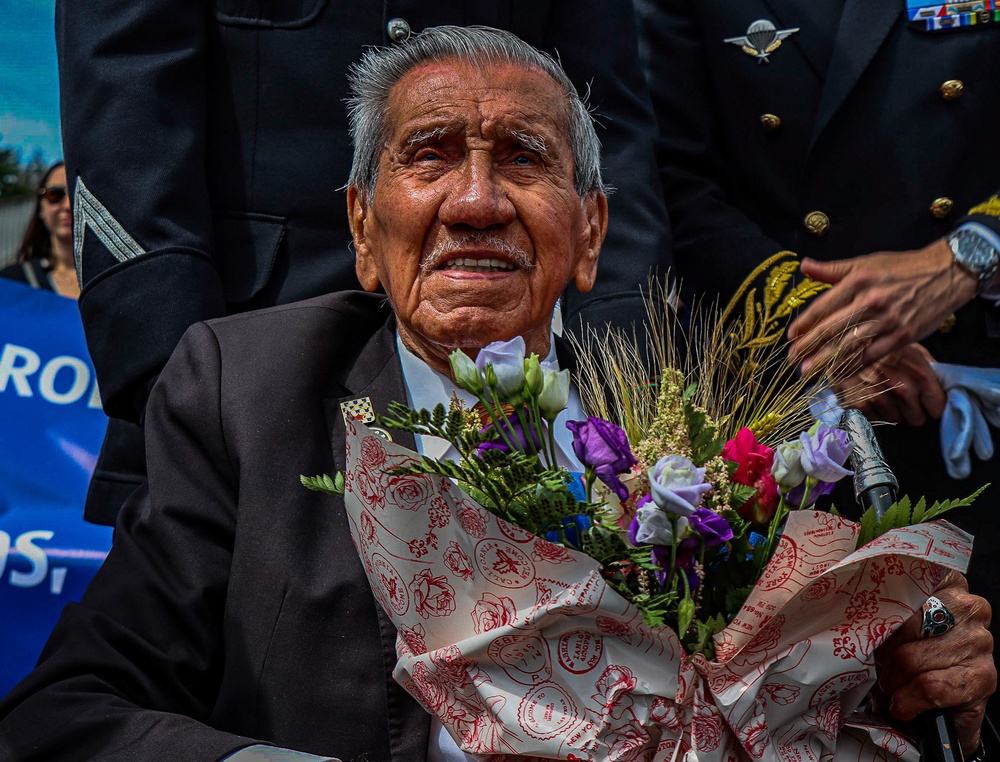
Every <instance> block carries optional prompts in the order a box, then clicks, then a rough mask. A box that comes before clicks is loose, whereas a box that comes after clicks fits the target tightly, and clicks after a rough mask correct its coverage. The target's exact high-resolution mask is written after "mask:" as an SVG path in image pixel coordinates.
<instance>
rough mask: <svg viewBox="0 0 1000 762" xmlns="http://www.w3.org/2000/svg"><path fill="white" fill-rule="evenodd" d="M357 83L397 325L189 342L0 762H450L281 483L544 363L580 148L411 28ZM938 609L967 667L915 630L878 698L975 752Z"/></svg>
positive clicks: (326, 540) (978, 639)
mask: <svg viewBox="0 0 1000 762" xmlns="http://www.w3.org/2000/svg"><path fill="white" fill-rule="evenodd" d="M353 84H354V93H355V100H354V107H353V112H352V114H353V125H354V137H355V145H356V150H355V160H354V172H353V175H352V180H351V185H350V191H349V214H350V223H351V226H352V229H353V232H354V241H355V246H356V249H357V269H358V274H359V276H360V279H361V281H362V283H363V284H364V285H365V287H366V288H369V289H374V288H375V287H376V285H377V284H379V283H381V284H382V285H383V286H384V289H385V292H386V294H387V295H388V302H389V305H390V306H391V308H392V309H391V311H390V310H389V309H387V307H386V305H385V303H384V301H385V300H384V299H383V298H382V297H377V296H372V295H366V294H342V295H336V296H328V297H322V298H319V299H314V300H311V301H307V302H301V303H298V304H293V305H287V306H284V307H278V308H274V309H272V310H268V311H265V312H259V313H248V314H244V315H240V316H234V317H230V318H225V319H222V320H218V321H214V322H211V323H208V324H199V325H197V326H195V327H193V328H192V329H191V330H190V331H189V332H188V333H187V335H186V337H185V339H184V340H183V341H182V342H181V344H180V346H179V348H178V350H177V352H176V353H175V355H174V357H173V359H172V360H171V361H170V363H169V364H168V366H167V368H166V370H165V371H164V373H163V375H162V377H161V379H160V381H159V383H158V384H157V386H156V388H155V390H154V392H153V395H152V398H151V400H150V406H149V413H148V424H147V425H148V431H149V437H148V442H149V480H148V484H147V486H146V487H144V488H142V489H141V490H140V492H139V493H138V494H137V495H136V496H135V497H134V498H133V499H131V500H130V502H129V503H128V504H127V505H126V508H125V510H124V511H123V513H122V518H121V520H120V521H119V524H118V537H117V539H116V542H115V547H114V549H113V551H112V553H111V555H110V556H109V558H108V561H107V562H106V564H105V566H104V568H103V569H102V570H101V572H100V573H99V575H98V577H97V579H96V581H95V583H94V584H93V586H92V587H91V588H90V590H89V591H88V593H87V595H86V597H85V598H84V600H83V602H82V603H81V604H80V605H78V606H72V607H70V608H68V609H67V610H66V612H65V614H64V616H63V619H62V620H61V622H60V623H59V625H58V626H57V628H56V631H55V633H54V634H53V636H52V639H51V641H50V643H49V645H48V647H47V649H46V651H45V654H44V656H43V658H42V661H41V663H40V664H39V666H38V668H37V669H36V671H35V672H34V673H33V674H32V675H31V676H30V677H29V678H28V679H27V680H26V681H25V682H24V683H23V684H22V685H21V686H19V687H18V688H17V689H16V690H15V691H14V693H12V694H11V696H10V697H9V698H8V699H7V701H6V702H5V703H4V704H3V705H2V707H0V759H3V760H8V759H16V760H19V762H23V760H28V759H45V760H53V759H60V758H64V759H96V758H99V759H102V760H106V759H160V758H164V759H171V760H177V759H180V760H183V759H192V760H195V759H197V760H216V759H220V758H232V759H241V760H242V759H315V757H312V756H306V755H296V754H293V753H292V752H284V751H281V750H280V749H278V748H275V747H283V748H285V749H294V750H300V751H302V752H308V753H309V754H319V755H336V756H337V757H339V758H341V759H344V760H355V759H358V760H360V759H365V760H368V762H384V761H388V760H396V761H397V762H411V761H412V760H423V759H429V760H442V759H448V760H452V759H462V758H463V757H462V755H461V753H460V752H458V751H457V749H456V748H455V747H454V746H453V745H451V746H450V748H449V744H450V741H448V740H447V739H446V738H443V737H442V736H441V735H440V734H439V733H438V732H437V731H436V729H435V728H434V727H432V723H431V720H430V718H429V717H428V716H427V715H426V714H425V713H424V712H423V711H422V710H421V709H420V707H419V706H418V705H417V704H416V703H415V702H414V701H413V700H412V699H411V698H409V697H408V696H407V695H406V694H405V693H404V692H403V691H402V689H401V688H400V687H399V686H397V685H396V684H395V683H394V682H393V681H392V678H391V671H392V668H393V665H394V662H395V651H394V631H393V628H392V625H391V624H390V622H389V620H388V619H387V618H386V616H385V615H384V613H383V612H382V611H381V610H380V609H379V607H378V606H377V605H376V603H375V600H374V598H373V596H372V592H371V590H370V588H369V586H368V583H367V581H366V579H365V575H364V572H363V570H362V567H361V564H360V563H359V561H358V558H357V555H356V554H355V551H354V548H353V547H352V544H351V540H350V536H349V533H348V526H347V520H346V517H345V515H344V512H343V504H342V503H341V502H340V501H339V500H337V499H331V498H329V497H328V496H325V495H320V494H317V493H313V492H308V491H306V490H304V489H302V488H300V487H299V486H298V475H299V474H303V473H307V474H309V473H321V472H332V471H333V470H335V469H337V468H342V467H343V465H344V461H345V457H344V446H345V445H344V414H343V412H342V404H343V403H346V402H351V401H356V400H358V399H359V398H362V399H365V400H367V404H370V407H371V408H372V409H374V410H376V411H378V410H384V409H385V407H386V405H387V404H388V402H389V401H391V400H394V399H397V400H401V399H404V398H405V396H406V395H407V393H408V391H409V392H412V391H414V386H415V382H414V380H413V375H412V374H413V372H414V371H413V370H412V369H413V368H417V369H418V370H419V371H420V372H421V373H422V374H423V375H424V376H426V375H427V374H430V375H431V376H432V377H433V378H435V379H437V380H438V381H439V382H440V383H441V384H442V385H443V386H447V385H449V384H450V380H449V379H448V378H447V376H446V375H445V374H446V373H447V372H448V371H447V363H446V359H445V358H446V355H447V353H448V352H449V351H451V350H452V349H454V348H455V347H456V346H459V347H462V348H463V349H465V351H466V352H468V353H470V354H475V353H476V352H477V351H478V350H479V349H480V348H481V347H482V346H483V345H485V344H486V343H487V342H489V341H492V340H496V339H504V338H510V337H513V336H515V335H521V336H523V337H524V338H525V341H526V344H527V346H528V348H529V350H531V351H534V352H537V353H539V354H540V355H554V353H553V352H552V350H553V347H552V343H551V333H550V320H551V316H552V310H553V307H554V305H555V302H556V299H557V298H558V296H559V294H560V293H561V292H562V291H563V289H564V288H565V287H566V286H567V284H569V283H570V282H571V281H575V283H576V284H577V286H578V287H579V288H581V289H582V290H584V291H585V290H587V289H588V288H589V287H590V285H591V284H592V282H593V279H594V274H595V270H596V264H597V259H598V254H599V251H600V246H601V241H602V239H603V236H604V232H605V228H606V224H607V205H606V201H605V197H604V193H603V191H602V185H601V178H600V171H599V150H598V142H597V139H596V136H595V133H594V130H593V127H592V125H591V122H590V119H589V116H588V113H587V110H586V108H585V106H584V105H583V103H582V102H581V101H580V98H579V97H578V96H577V94H576V92H575V91H574V90H573V88H572V85H571V84H570V82H569V80H568V79H567V78H566V76H565V75H564V73H563V72H562V70H561V69H560V68H559V66H558V65H557V64H556V63H555V62H553V61H552V60H551V59H550V58H548V57H546V56H544V55H542V54H539V53H538V52H537V51H535V50H534V49H533V48H531V47H529V46H527V45H525V44H524V43H521V42H520V41H519V40H518V39H517V38H515V37H513V36H512V35H509V34H507V33H504V32H498V31H495V30H487V29H458V28H448V27H444V28H438V29H433V30H427V31H426V32H425V33H423V34H421V35H420V36H418V37H416V38H414V39H413V40H412V41H410V42H409V43H407V44H406V45H404V46H402V47H398V48H396V49H393V50H390V51H383V52H377V53H372V54H370V55H369V56H368V57H367V58H366V59H365V61H364V62H363V63H362V64H361V65H360V66H359V67H358V68H357V69H356V71H355V72H354V83H353ZM401 358H403V361H402V362H401ZM407 358H408V359H407ZM414 363H415V364H414ZM397 440H398V441H400V442H402V443H403V444H407V445H411V446H412V444H413V442H412V439H411V438H409V437H407V436H406V435H403V434H400V435H398V436H397ZM938 595H939V597H941V598H942V599H943V600H945V602H946V603H947V605H948V606H949V607H950V608H951V610H952V611H953V612H954V613H955V615H956V617H957V618H958V620H959V626H958V627H956V628H954V629H953V630H951V631H950V632H949V633H947V635H945V636H944V637H942V638H940V639H939V641H940V642H941V643H942V644H943V643H945V642H951V641H950V640H946V639H952V640H956V639H957V642H962V643H964V644H965V647H964V650H962V652H961V653H957V652H956V653H954V654H953V653H952V652H951V651H949V650H948V649H946V648H944V647H942V648H940V649H937V650H936V652H935V655H934V658H935V659H936V660H937V661H934V662H933V664H931V661H930V657H928V656H926V655H925V656H924V657H921V656H920V650H919V648H917V649H914V648H913V646H914V643H912V642H905V641H909V640H912V638H913V637H914V635H915V632H916V629H917V628H916V627H914V628H913V630H914V632H913V633H909V634H902V635H900V637H899V638H897V640H898V641H899V643H898V648H894V649H893V650H892V651H891V652H887V654H886V658H887V661H886V672H887V673H890V672H891V674H892V675H893V680H892V683H891V684H890V683H886V684H885V685H886V688H887V690H888V692H889V694H890V695H891V698H892V701H893V702H894V703H893V706H896V704H897V703H899V702H902V703H903V704H904V705H905V706H906V710H907V711H913V710H916V711H919V710H920V709H923V708H927V706H928V704H927V699H926V698H923V693H922V691H921V690H919V688H920V686H919V681H920V680H921V676H920V675H921V673H924V672H926V671H927V670H928V669H930V668H933V669H937V670H944V671H942V672H938V673H932V674H937V675H950V676H954V677H955V678H956V679H955V680H954V681H953V682H954V683H955V684H958V683H959V682H961V683H963V685H964V687H963V688H962V689H961V690H959V689H957V688H956V689H953V690H951V691H945V692H943V693H939V694H936V695H935V700H940V699H941V698H942V697H943V699H944V701H945V703H946V704H950V705H956V706H960V707H961V709H962V711H963V712H964V714H963V715H962V716H963V718H964V719H965V722H964V728H965V731H966V732H965V733H964V735H963V741H964V742H965V743H967V744H969V745H970V746H973V745H975V743H976V742H977V741H978V735H979V734H978V722H979V720H980V719H981V697H982V695H984V694H985V693H986V692H988V691H989V690H990V689H991V688H992V682H991V681H993V680H995V674H993V673H992V672H990V671H989V669H988V668H985V667H984V666H983V663H982V658H983V654H984V653H988V646H987V648H986V650H985V651H984V650H983V648H982V647H981V645H982V638H984V637H985V638H987V639H988V635H986V634H985V633H986V631H985V629H984V627H983V619H984V617H986V618H988V606H986V604H985V602H983V601H981V600H980V599H977V598H974V597H972V596H969V595H968V594H967V593H965V592H964V591H963V590H962V587H961V583H960V582H959V583H958V584H957V585H955V586H952V587H949V588H947V589H942V590H940V591H939V592H938ZM911 624H912V623H911ZM928 665H929V666H928ZM958 677H961V678H962V679H961V680H958V679H957V678H958ZM914 681H916V682H914ZM921 702H923V703H921ZM269 745H273V746H269ZM321 758H323V759H325V758H327V757H321Z"/></svg>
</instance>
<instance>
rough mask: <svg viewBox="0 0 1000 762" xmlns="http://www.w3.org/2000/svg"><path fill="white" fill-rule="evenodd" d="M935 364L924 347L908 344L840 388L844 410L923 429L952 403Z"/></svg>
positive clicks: (851, 377) (847, 380)
mask: <svg viewBox="0 0 1000 762" xmlns="http://www.w3.org/2000/svg"><path fill="white" fill-rule="evenodd" d="M932 362H934V358H933V357H931V354H930V352H928V351H927V350H926V349H924V348H923V347H922V346H921V345H920V344H908V345H906V346H905V347H903V348H902V349H900V350H898V351H896V352H893V353H892V354H891V355H889V356H888V357H885V358H883V359H881V360H878V361H877V362H874V363H872V364H871V365H869V366H868V367H866V368H862V369H861V370H859V371H858V372H857V373H854V374H853V375H851V376H850V377H848V378H846V379H845V380H844V381H842V382H840V383H838V384H836V385H835V386H834V391H835V392H837V397H838V399H839V400H840V401H841V403H842V404H843V405H844V406H846V407H855V408H857V409H858V410H860V411H861V412H862V413H864V414H865V415H866V416H867V417H868V418H869V419H871V420H873V421H889V422H891V423H900V422H904V421H905V422H906V423H908V424H909V425H910V426H923V425H924V424H925V423H927V420H928V419H933V420H938V419H939V418H941V415H942V413H944V407H945V404H946V403H947V401H948V397H947V394H946V392H945V390H944V388H943V387H942V386H941V382H940V381H939V380H938V377H937V375H936V374H935V373H934V370H933V369H932V368H931V363H932Z"/></svg>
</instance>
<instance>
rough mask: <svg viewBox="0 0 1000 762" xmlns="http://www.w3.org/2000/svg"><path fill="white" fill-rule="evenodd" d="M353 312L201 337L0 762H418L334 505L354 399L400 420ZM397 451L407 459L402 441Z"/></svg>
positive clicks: (383, 623)
mask: <svg viewBox="0 0 1000 762" xmlns="http://www.w3.org/2000/svg"><path fill="white" fill-rule="evenodd" d="M382 302H383V300H382V299H381V298H380V297H378V296H373V295H368V294H361V293H349V294H342V295H338V296H326V297H321V298H317V299H314V300H311V301H307V302H303V303H299V304H294V305H288V306H285V307H278V308H274V309H273V310H268V311H265V312H260V313H252V314H247V315H242V316H235V317H231V318H226V319H222V320H218V321H213V322H211V323H209V324H207V325H206V324H198V325H196V326H194V327H192V328H191V329H190V331H188V332H187V334H186V335H185V338H184V339H183V340H182V342H181V344H180V345H179V347H178V349H177V352H176V354H175V355H174V357H173V359H172V360H171V361H170V363H169V364H168V366H167V367H166V368H165V370H164V372H163V374H162V376H161V379H160V382H159V383H158V384H157V386H156V387H155V389H154V391H153V394H152V396H151V398H150V403H149V412H148V417H147V428H148V431H149V483H148V489H147V488H146V487H143V488H142V489H140V491H139V492H138V493H137V494H136V495H135V496H133V498H132V499H131V500H130V501H129V502H128V503H127V504H126V506H125V508H124V509H123V511H122V515H121V520H120V522H119V524H118V531H117V536H116V538H115V544H114V548H113V550H112V551H111V554H110V555H109V557H108V559H107V562H106V563H105V564H104V566H103V567H102V568H101V570H100V571H99V572H98V575H97V577H96V578H95V580H94V582H93V584H92V585H91V586H90V588H89V589H88V591H87V593H86V595H85V596H84V598H83V600H82V601H81V603H79V604H72V605H70V606H68V607H67V609H66V611H65V612H64V614H63V616H62V618H61V620H60V621H59V624H58V625H57V626H56V628H55V631H54V632H53V635H52V637H51V639H50V641H49V643H48V645H47V647H46V649H45V652H44V653H43V656H42V658H41V662H40V665H39V667H38V668H37V669H36V671H35V672H34V673H32V674H31V675H30V676H29V677H28V678H27V679H26V680H25V681H24V682H23V683H22V684H21V685H20V686H19V687H17V688H16V689H15V690H14V692H13V693H12V694H11V695H10V696H9V697H8V698H7V699H6V701H5V702H4V703H3V704H2V705H0V760H4V762H7V760H11V761H13V760H17V762H26V761H27V760H61V759H65V760H91V759H101V760H151V759H169V760H203V761H205V762H210V761H211V760H216V759H218V758H219V757H221V756H224V755H226V754H228V753H229V752H231V751H233V750H234V749H236V748H238V747H241V746H245V745H249V744H250V743H252V742H253V741H254V739H260V740H263V741H265V742H271V743H274V744H276V745H279V746H284V747H288V748H293V749H298V750H302V751H309V752H313V753H317V754H325V755H331V756H337V757H340V758H341V759H343V760H345V762H347V761H349V760H356V759H361V758H362V755H365V754H366V755H367V756H366V757H364V759H366V760H368V761H369V762H388V761H389V760H393V762H413V761H414V760H423V759H424V758H425V755H426V750H427V731H428V725H429V719H428V715H427V714H426V713H424V712H423V710H422V709H420V707H419V706H418V705H417V704H416V703H415V702H414V701H413V700H412V699H410V698H409V697H408V696H407V695H406V694H405V693H404V692H403V690H402V689H401V688H400V687H399V686H397V685H396V684H395V683H394V682H393V681H392V678H391V672H392V669H393V666H394V665H395V662H396V655H395V630H394V628H393V626H392V624H391V623H390V622H389V620H388V619H387V618H386V617H385V615H384V613H383V612H382V610H381V609H380V608H379V607H378V605H377V604H376V602H375V599H374V597H373V595H372V592H371V589H370V587H369V585H368V582H367V580H366V578H365V574H364V570H363V569H362V567H361V564H360V562H359V560H358V557H357V554H356V553H355V550H354V547H353V545H352V543H351V539H350V534H349V530H348V523H347V518H346V515H345V513H344V510H343V502H342V500H341V499H340V498H334V497H331V496H328V495H323V494H320V493H315V492H310V491H308V490H306V489H305V488H303V487H302V486H301V485H300V484H299V475H300V474H318V473H333V472H334V470H336V469H341V468H343V467H344V419H343V416H342V414H341V411H340V402H341V400H342V399H345V398H347V399H353V398H355V397H358V396H368V397H370V398H371V400H372V403H373V404H374V406H375V409H376V410H383V411H384V410H385V409H386V406H387V405H388V403H389V401H391V400H393V399H397V400H405V399H406V397H405V389H404V386H403V380H402V371H401V369H400V365H399V362H398V359H397V357H396V344H395V338H394V336H395V334H394V330H393V324H392V323H391V321H390V322H389V324H388V325H387V323H386V321H387V317H388V316H389V315H390V313H389V311H388V309H387V308H385V307H383V306H382ZM396 441H398V442H401V443H402V444H405V445H408V446H411V447H412V446H413V441H412V438H409V437H407V436H405V435H403V434H400V435H399V436H396Z"/></svg>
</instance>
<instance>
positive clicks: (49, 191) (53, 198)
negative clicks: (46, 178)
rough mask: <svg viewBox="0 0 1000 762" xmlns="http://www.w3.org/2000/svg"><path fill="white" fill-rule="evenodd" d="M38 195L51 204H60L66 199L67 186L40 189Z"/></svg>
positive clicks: (51, 186)
mask: <svg viewBox="0 0 1000 762" xmlns="http://www.w3.org/2000/svg"><path fill="white" fill-rule="evenodd" d="M38 195H39V196H41V197H42V198H44V199H45V200H46V201H48V202H49V203H50V204H58V203H59V202H61V201H62V200H63V199H64V198H66V186H65V185H50V186H49V187H47V188H39V189H38Z"/></svg>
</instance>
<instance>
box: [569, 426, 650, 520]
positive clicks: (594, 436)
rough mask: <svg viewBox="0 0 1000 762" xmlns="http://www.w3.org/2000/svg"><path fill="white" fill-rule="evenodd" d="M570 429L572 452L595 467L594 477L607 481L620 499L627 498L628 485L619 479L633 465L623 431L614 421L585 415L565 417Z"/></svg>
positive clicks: (588, 465) (591, 466)
mask: <svg viewBox="0 0 1000 762" xmlns="http://www.w3.org/2000/svg"><path fill="white" fill-rule="evenodd" d="M566 426H567V427H568V428H569V430H570V431H572V432H573V452H575V453H576V457H577V458H578V459H579V461H580V462H581V463H582V464H583V465H584V466H586V467H587V468H592V469H594V473H596V474H597V478H598V479H600V480H601V481H602V482H604V483H605V484H607V485H608V487H609V488H610V489H612V490H613V491H614V492H615V494H617V495H618V497H619V499H621V500H627V499H628V488H627V487H626V486H625V485H624V484H622V483H621V481H620V480H619V479H618V476H617V475H618V474H623V473H625V472H626V471H628V470H629V469H630V468H632V466H634V465H635V463H636V460H635V458H634V457H633V456H632V450H631V449H629V446H628V437H626V436H625V432H624V431H622V430H621V429H620V428H619V427H618V426H615V425H614V424H613V423H609V422H608V421H605V420H603V419H602V418H595V417H594V416H592V415H588V416H587V420H586V421H567V422H566Z"/></svg>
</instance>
